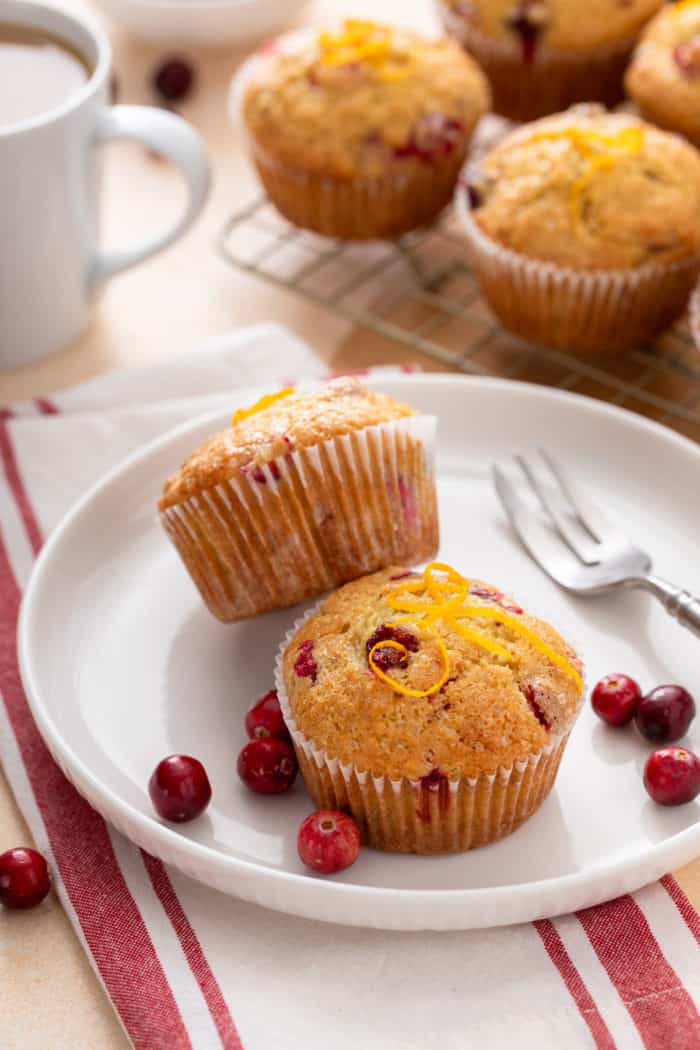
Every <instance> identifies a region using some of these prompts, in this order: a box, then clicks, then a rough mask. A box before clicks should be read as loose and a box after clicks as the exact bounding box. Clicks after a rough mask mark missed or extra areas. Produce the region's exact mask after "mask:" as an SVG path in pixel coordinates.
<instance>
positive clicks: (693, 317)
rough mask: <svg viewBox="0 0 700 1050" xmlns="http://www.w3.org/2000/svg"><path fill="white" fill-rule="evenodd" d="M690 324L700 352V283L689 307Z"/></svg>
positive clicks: (691, 332)
mask: <svg viewBox="0 0 700 1050" xmlns="http://www.w3.org/2000/svg"><path fill="white" fill-rule="evenodd" d="M688 323H689V325H690V334H691V335H692V337H693V342H694V343H695V346H696V348H697V349H698V350H700V281H699V282H698V283H697V284H696V285H695V289H694V291H693V294H692V295H691V297H690V303H689V306H688Z"/></svg>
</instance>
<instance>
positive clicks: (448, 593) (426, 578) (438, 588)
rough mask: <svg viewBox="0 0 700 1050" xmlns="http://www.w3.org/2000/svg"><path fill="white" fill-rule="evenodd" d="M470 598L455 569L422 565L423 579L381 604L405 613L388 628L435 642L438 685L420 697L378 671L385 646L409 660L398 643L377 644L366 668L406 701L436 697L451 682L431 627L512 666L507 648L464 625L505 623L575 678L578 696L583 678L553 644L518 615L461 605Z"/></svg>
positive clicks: (446, 657) (444, 655)
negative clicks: (440, 669)
mask: <svg viewBox="0 0 700 1050" xmlns="http://www.w3.org/2000/svg"><path fill="white" fill-rule="evenodd" d="M436 573H438V574H440V576H441V577H442V578H440V576H436ZM406 594H409V595H415V596H416V597H415V598H411V597H405V595H406ZM468 595H469V580H466V579H465V578H464V577H463V576H462V575H461V574H460V573H458V572H457V571H456V570H455V569H453V568H452V566H450V565H444V564H443V563H441V562H432V563H431V564H430V565H428V566H426V568H425V569H424V570H423V578H422V579H420V580H411V581H410V582H408V583H406V584H404V585H403V586H402V587H400V588H398V589H397V590H394V591H391V592H390V593H389V594H388V595H387V596H386V599H385V600H386V603H387V605H388V606H389V607H390V608H391V609H393V610H394V611H396V612H399V613H404V614H409V615H404V616H401V617H399V618H397V619H396V620H394V622H393V624H392V625H391V626H397V627H398V626H399V625H400V624H405V623H418V624H419V625H421V624H422V625H423V626H424V627H425V629H426V630H427V631H428V632H429V633H430V634H431V635H432V637H434V638H435V641H436V643H437V645H438V646H439V648H440V653H441V655H442V658H443V660H444V663H445V671H444V674H443V676H442V678H441V679H440V681H439V682H438V683H436V685H434V686H433V687H432V688H431V689H428V690H425V691H422V692H419V691H418V690H412V689H407V688H406V687H405V686H401V685H399V683H398V682H396V681H394V679H393V678H390V677H389V675H387V674H385V673H384V672H383V671H382V670H381V669H380V668H378V667H377V666H376V664H375V662H374V660H373V654H374V652H375V651H376V650H377V649H378V648H380V647H381V646H383V645H385V646H391V647H392V648H394V649H398V650H400V651H401V652H402V654H404V655H408V652H407V650H406V649H405V647H404V646H403V645H401V644H400V643H399V642H393V641H388V640H387V641H385V642H379V643H378V644H377V645H375V646H374V648H373V649H372V651H371V653H370V654H369V664H370V667H371V668H372V670H373V671H374V673H375V674H376V675H377V677H379V678H381V679H382V681H385V682H388V683H389V684H390V685H391V686H392V687H393V688H395V689H396V690H397V691H399V692H402V693H405V694H406V695H407V696H417V697H419V696H429V695H430V694H431V693H434V692H435V691H436V690H437V689H439V688H441V686H442V685H444V684H445V682H446V681H447V679H448V678H449V675H450V663H449V655H448V653H447V650H446V649H445V646H444V645H443V643H442V641H441V640H440V638H439V637H438V635H437V633H436V632H435V629H434V624H435V623H436V622H437V621H438V620H441V621H442V622H443V623H446V624H448V625H449V626H450V627H451V628H452V629H453V630H454V631H455V632H456V633H457V634H460V635H461V636H462V637H463V638H466V639H467V640H468V641H470V642H472V643H473V644H474V645H478V646H479V647H480V648H482V649H485V650H486V651H487V652H489V653H492V654H493V655H494V656H496V657H498V658H499V659H501V660H503V661H505V663H513V660H514V656H513V654H512V653H511V652H510V651H509V650H508V649H507V648H506V647H505V646H503V645H501V644H500V643H499V642H496V641H494V640H493V639H492V638H489V637H488V636H486V635H484V634H480V633H479V632H478V631H476V630H474V629H473V628H472V627H469V626H467V624H465V623H463V621H464V620H465V619H473V620H478V619H482V620H497V621H498V622H499V623H502V624H505V625H506V626H507V627H509V628H510V629H511V630H512V631H514V632H515V633H516V634H519V635H520V636H521V637H522V638H524V639H525V640H526V641H527V642H529V643H530V645H532V646H533V647H534V648H535V649H538V650H539V651H540V652H541V653H542V654H543V655H544V656H546V657H547V659H548V660H549V661H550V663H552V664H554V665H555V667H558V668H559V670H560V671H562V672H563V673H564V674H565V675H567V676H568V677H569V678H571V679H573V681H574V682H575V683H576V686H577V687H578V689H579V692H582V691H583V680H582V678H581V675H580V674H579V672H578V671H577V670H576V668H575V667H574V666H573V664H572V663H571V662H570V661H569V660H567V659H566V657H565V656H562V654H561V653H559V652H557V651H556V649H553V648H552V646H551V645H548V644H547V643H546V642H545V641H544V639H543V638H540V636H539V635H538V634H537V633H536V632H535V631H533V630H531V629H530V628H529V627H527V626H526V625H525V624H524V623H522V622H521V620H520V619H519V618H518V617H517V616H513V615H512V614H510V613H508V612H507V611H506V610H505V609H503V608H502V607H498V608H493V607H490V606H488V605H467V604H465V602H466V601H467V598H468Z"/></svg>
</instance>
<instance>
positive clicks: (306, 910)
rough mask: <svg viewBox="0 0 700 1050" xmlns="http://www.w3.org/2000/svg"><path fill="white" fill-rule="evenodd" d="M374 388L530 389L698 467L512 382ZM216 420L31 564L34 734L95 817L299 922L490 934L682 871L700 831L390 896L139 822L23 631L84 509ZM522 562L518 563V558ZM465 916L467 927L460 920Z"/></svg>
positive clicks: (118, 469)
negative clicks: (607, 860) (574, 862)
mask: <svg viewBox="0 0 700 1050" xmlns="http://www.w3.org/2000/svg"><path fill="white" fill-rule="evenodd" d="M368 382H369V384H370V385H372V382H373V380H372V379H371V378H370V379H369V380H368ZM376 382H377V383H379V384H380V385H384V386H386V384H387V383H390V384H391V385H392V386H393V385H396V386H397V387H399V388H401V387H407V388H410V387H411V386H412V385H414V384H421V385H422V384H428V385H431V386H433V385H434V386H440V385H442V386H446V385H449V386H450V387H453V386H454V384H455V383H459V384H460V385H464V386H469V387H476V388H477V389H478V388H482V389H494V388H497V389H510V390H513V389H518V390H521V391H523V392H524V391H526V390H530V391H532V392H533V393H535V392H536V393H537V394H539V395H542V396H545V397H546V398H547V397H549V398H552V399H555V400H558V401H568V402H570V403H572V404H574V405H576V404H578V405H581V406H585V408H586V409H587V410H589V411H593V412H599V413H602V414H604V415H611V416H613V417H615V418H617V419H618V420H619V419H622V420H623V421H624V422H625V423H627V425H629V426H632V427H634V428H636V429H638V430H640V431H642V432H644V433H646V434H649V433H652V434H653V433H655V434H657V435H661V436H663V438H664V440H666V441H668V442H671V443H672V444H676V445H677V446H678V447H679V448H682V449H684V450H685V451H686V452H688V451H689V452H691V453H692V454H693V456H695V457H698V459H699V460H700V447H698V446H696V445H695V443H694V442H692V441H690V440H689V439H688V438H685V437H683V436H682V435H680V434H678V433H676V432H674V431H672V430H670V429H669V428H667V427H664V426H662V425H661V424H659V423H656V422H655V421H653V420H649V419H646V418H645V417H643V416H640V415H637V414H636V413H634V412H630V411H628V410H626V409H622V408H619V407H618V406H615V405H610V404H607V403H606V402H602V401H598V400H596V399H594V398H588V397H584V396H582V395H580V394H575V393H570V392H568V391H562V390H557V389H552V388H549V387H545V386H540V385H538V384H530V383H523V382H520V381H517V380H506V379H498V378H492V377H481V376H454V375H453V374H449V373H447V374H445V373H435V374H428V375H424V374H420V373H419V374H408V375H403V376H391V377H387V376H378V377H377V379H376ZM267 386H269V384H267ZM260 388H261V385H258V386H248V387H245V388H243V387H241V388H236V389H233V390H232V392H231V401H232V404H234V403H237V402H238V401H240V402H242V403H243V402H245V403H249V402H250V400H252V399H254V398H255V397H256V396H257V394H258V392H259V390H260ZM406 397H407V399H408V400H410V394H407V395H406ZM221 416H222V413H221V412H220V411H216V412H205V413H202V414H201V415H199V416H197V417H196V418H194V419H192V420H189V421H187V422H185V423H183V424H180V425H179V426H177V427H174V428H172V429H170V430H169V431H167V433H165V434H163V435H162V436H160V437H158V438H156V439H155V440H154V441H151V442H149V443H147V444H146V445H144V446H142V447H141V448H139V449H137V450H136V451H135V452H133V453H132V454H131V455H129V456H128V457H127V458H126V459H124V460H122V461H121V462H120V463H119V464H117V465H116V466H115V467H114V468H112V469H111V470H110V471H109V472H107V473H106V474H105V475H104V476H103V477H102V478H101V479H100V480H99V481H97V482H96V483H95V484H94V485H93V486H92V487H91V488H90V489H89V490H88V492H86V493H85V495H83V496H82V497H81V498H80V499H79V500H78V501H77V502H76V503H75V504H74V506H73V507H72V508H71V509H70V510H69V511H68V512H67V513H66V515H65V516H64V517H63V519H62V520H61V521H60V522H59V524H58V525H57V526H56V528H55V529H54V530H53V531H52V533H51V534H50V536H49V537H48V539H47V541H46V543H45V545H44V547H43V548H42V550H41V552H40V554H39V557H38V559H37V561H36V563H35V565H34V569H33V571H32V574H31V578H30V580H29V583H28V586H27V589H26V591H25V593H24V597H23V600H22V605H21V609H20V617H19V623H18V632H17V634H18V637H17V644H18V655H19V664H20V672H21V676H22V680H23V684H24V688H25V692H26V695H27V699H28V702H29V706H30V708H31V711H32V714H33V717H34V719H35V722H36V724H37V727H38V729H39V732H40V734H41V736H42V738H43V739H44V742H45V743H46V745H47V747H48V748H49V751H50V752H51V754H52V755H53V757H54V759H55V760H56V762H57V764H58V765H59V766H60V768H61V769H62V770H63V772H64V774H65V775H66V777H67V778H68V779H69V780H70V781H71V783H73V785H74V786H75V787H76V788H77V790H78V791H79V792H80V794H82V795H83V796H84V797H85V798H86V799H87V801H88V802H89V803H90V804H91V805H92V806H93V808H94V809H96V810H97V812H98V813H100V815H101V816H103V817H104V818H105V819H106V820H109V821H110V822H111V823H113V824H114V825H115V827H117V828H118V830H120V831H122V832H123V833H124V834H125V835H127V837H129V838H130V839H132V841H134V842H135V843H136V844H137V845H138V846H140V847H142V848H144V849H146V850H148V851H149V852H150V853H152V854H154V855H155V856H158V857H160V859H162V860H163V861H165V862H166V863H172V864H173V865H174V866H176V867H179V868H180V869H181V870H183V871H184V872H185V873H186V874H188V875H190V876H191V877H194V878H196V879H198V880H200V881H202V882H205V883H207V884H209V885H212V886H215V887H217V888H219V889H223V890H224V892H229V893H231V894H232V895H235V896H240V897H241V898H242V899H244V900H251V901H254V902H255V903H259V904H263V905H266V906H268V907H271V908H274V909H275V910H279V911H285V912H288V913H289V914H294V915H299V916H301V917H305V918H311V919H320V920H322V921H328V922H339V923H342V924H345V925H356V926H370V927H376V928H387V929H404V930H419V929H436V930H454V929H470V928H477V927H478V926H480V925H483V926H496V925H500V924H511V923H514V922H526V921H533V920H536V919H538V918H544V917H547V916H551V915H555V914H561V913H563V912H565V911H567V912H568V911H573V910H578V909H579V908H581V907H586V906H591V905H594V904H596V903H600V902H601V901H603V900H606V899H610V897H611V896H613V895H617V894H619V893H623V892H633V891H634V890H636V889H639V888H640V887H641V886H643V885H646V884H647V883H649V882H651V881H653V880H654V879H655V878H658V877H660V876H661V875H663V874H664V873H666V872H667V871H669V870H672V869H675V868H677V867H679V866H681V865H682V864H684V863H687V862H688V861H690V860H692V859H693V858H694V857H695V856H696V855H697V854H698V853H699V852H700V823H698V824H695V825H694V826H691V827H689V828H686V829H684V830H682V831H678V832H676V833H675V834H673V835H671V836H669V837H668V838H667V839H665V840H664V841H662V842H659V843H656V844H653V845H651V846H649V847H648V849H647V850H646V851H645V856H644V863H643V873H642V871H641V870H640V858H639V855H634V856H631V857H624V858H621V859H620V860H618V861H616V862H614V863H611V864H609V865H601V866H600V867H599V868H597V869H595V870H594V871H591V870H588V871H585V872H572V873H569V874H565V875H561V876H556V877H554V878H549V879H540V880H536V881H532V882H526V883H513V884H510V885H508V886H495V887H478V888H465V889H447V890H445V889H443V890H436V889H400V888H395V889H394V888H392V889H391V890H388V889H386V888H383V887H373V886H358V885H352V884H347V883H337V882H333V881H332V880H330V879H323V880H322V879H319V878H316V877H314V876H309V875H305V874H297V873H294V872H285V871H280V870H278V869H274V868H269V867H267V866H265V865H263V864H258V863H256V862H255V861H250V860H245V859H242V858H238V857H235V856H231V855H230V854H224V853H220V852H218V851H217V850H215V849H212V848H211V847H209V846H206V845H204V844H202V843H197V842H193V841H192V840H190V839H187V838H184V837H183V836H182V835H180V834H179V833H178V832H177V830H175V829H172V828H170V827H168V826H166V825H164V824H161V823H160V822H158V821H157V820H156V819H155V818H153V817H150V816H147V815H146V814H144V813H142V812H140V811H139V810H138V809H137V808H136V807H134V806H132V805H131V804H129V803H128V802H125V801H123V800H122V799H120V798H119V797H118V795H116V794H115V793H114V792H113V791H112V790H111V789H110V788H108V787H107V786H106V785H105V784H104V783H103V782H102V781H101V780H100V779H99V777H98V776H97V775H96V774H94V773H93V772H92V771H91V769H90V768H89V767H88V766H87V764H86V763H85V761H84V760H83V759H82V758H81V757H80V756H79V755H78V754H77V753H76V752H75V751H74V750H73V749H72V748H71V747H70V745H69V744H68V743H67V742H66V741H65V740H64V739H63V738H62V734H61V731H60V728H59V727H58V726H57V724H56V723H55V721H54V719H53V718H52V717H51V715H50V714H49V712H48V711H47V709H46V708H45V706H44V704H43V703H42V699H41V694H40V690H39V687H38V685H37V682H36V680H35V674H34V669H33V661H32V631H31V629H32V620H33V617H34V615H35V608H36V607H37V603H38V601H39V599H40V596H41V589H42V585H43V580H44V578H45V576H46V575H47V574H48V573H49V572H50V569H51V566H52V560H53V557H54V551H56V550H57V548H59V546H60V544H61V542H62V541H63V539H64V538H65V536H66V534H68V533H69V532H70V530H71V529H72V528H73V526H74V524H75V523H76V522H77V521H79V519H80V518H81V516H82V515H83V514H84V513H86V512H87V511H88V509H89V507H90V505H91V504H92V503H93V502H94V501H95V500H97V499H99V497H100V496H101V495H102V493H103V492H104V491H105V490H106V489H108V488H110V487H111V486H112V485H113V484H115V483H116V482H117V481H118V480H119V479H121V478H122V477H123V476H124V475H125V474H128V473H129V472H130V471H131V470H133V469H134V467H136V466H137V465H140V464H142V463H143V462H144V461H146V460H147V459H149V458H150V457H153V456H156V455H157V454H158V453H159V452H160V451H161V450H162V449H163V448H164V447H165V446H167V445H169V444H171V443H173V442H175V441H177V439H178V438H179V437H181V436H183V435H184V434H185V433H187V432H189V431H194V430H197V429H199V428H200V427H201V426H203V425H204V424H205V423H206V422H207V421H210V422H211V423H212V425H215V424H216V422H217V421H220V420H221ZM523 557H525V555H524V554H523ZM202 865H204V867H202ZM233 875H239V876H240V877H241V879H242V880H244V879H246V877H250V876H253V877H254V878H255V879H256V880H259V885H258V887H257V888H256V889H255V890H254V889H253V888H252V887H250V886H248V885H245V884H244V885H241V886H240V887H236V888H235V889H232V888H230V879H231V876H233ZM222 880H224V881H225V883H226V885H224V884H223V881H222ZM289 887H292V888H294V887H296V888H297V889H299V890H300V891H301V892H300V893H299V895H298V897H297V898H296V899H293V900H289V899H282V898H280V897H279V895H278V894H277V892H276V891H279V890H282V891H283V890H284V889H285V888H289ZM611 887H612V888H613V889H612V890H611ZM310 890H312V891H313V893H312V894H311V896H313V898H314V901H313V903H311V902H310V899H309V891H310ZM388 897H389V898H390V899H391V900H393V901H396V902H398V903H399V904H402V903H405V902H410V901H411V900H415V899H417V898H420V900H421V914H422V916H423V917H419V916H416V918H415V920H414V921H412V919H411V916H410V915H409V914H407V913H406V912H405V910H404V909H403V908H402V907H397V908H394V909H391V908H389V909H388V910H385V909H387V898H388ZM543 898H547V899H548V900H549V901H550V902H552V904H551V906H549V905H545V904H544V902H543ZM345 900H349V901H350V904H351V905H352V903H353V901H354V902H357V901H358V900H359V901H362V902H366V903H368V904H369V906H370V909H369V911H368V912H367V911H365V912H363V914H359V913H356V912H354V911H353V908H352V906H351V907H350V908H349V909H345V908H342V907H340V908H339V907H338V905H339V904H342V902H343V901H345ZM556 902H559V903H556ZM431 903H434V904H435V906H436V910H435V914H434V916H432V917H431V919H430V920H429V921H427V920H426V919H425V917H424V916H425V909H426V906H428V905H429V904H431ZM460 903H461V904H463V905H464V916H463V917H462V918H460V916H459V904H460ZM486 903H488V905H489V907H488V919H487V921H485V922H483V923H482V922H480V921H479V916H478V914H477V911H478V909H479V906H480V905H481V904H484V905H485V904H486ZM506 903H507V907H506V908H505V909H504V918H503V920H502V923H501V921H500V919H499V916H498V908H499V906H500V904H506ZM443 904H449V905H450V907H449V908H448V909H447V910H445V911H442V912H441V909H440V906H441V905H443ZM372 905H378V906H379V907H380V909H381V910H380V912H378V913H377V912H375V911H374V909H373V908H372ZM467 918H468V920H469V921H466V920H467Z"/></svg>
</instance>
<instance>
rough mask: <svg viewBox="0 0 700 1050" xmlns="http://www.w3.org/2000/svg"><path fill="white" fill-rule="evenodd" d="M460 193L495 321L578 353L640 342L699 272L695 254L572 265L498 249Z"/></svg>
mask: <svg viewBox="0 0 700 1050" xmlns="http://www.w3.org/2000/svg"><path fill="white" fill-rule="evenodd" d="M466 197H467V195H466V193H463V192H460V193H459V194H458V196H457V202H458V206H457V211H458V214H459V216H460V219H461V220H462V223H463V226H464V229H465V231H466V235H467V241H468V245H469V250H470V255H471V261H472V265H473V267H474V270H475V272H476V275H477V277H478V279H479V284H480V286H481V291H482V293H483V295H484V297H485V299H486V300H487V302H488V304H489V306H490V307H491V309H492V310H493V312H494V313H495V314H496V316H497V317H498V318H499V320H500V321H502V323H503V324H504V325H505V326H506V328H509V329H510V330H511V331H512V332H515V333H516V335H519V336H521V337H522V338H523V339H527V340H528V341H529V342H532V343H540V344H542V345H545V346H552V347H556V348H558V349H560V350H570V351H574V352H577V353H593V352H602V351H606V352H610V351H620V350H627V349H631V348H633V347H635V346H639V345H641V344H642V343H644V342H646V341H648V340H649V339H651V338H653V337H654V336H655V335H657V334H658V333H659V332H660V331H662V330H663V329H664V328H667V327H668V326H669V325H670V324H672V323H673V322H674V321H675V320H676V319H677V318H678V317H679V316H680V315H681V314H682V313H683V311H684V309H685V307H686V305H687V302H688V296H689V295H690V293H691V290H692V288H693V286H694V284H695V281H696V279H697V275H698V272H700V254H697V253H696V254H694V255H692V256H689V257H688V258H687V259H683V260H680V261H677V262H671V263H665V264H664V263H648V264H646V265H644V266H640V267H638V268H636V269H627V270H588V271H587V270H574V269H570V268H567V267H564V266H558V265H556V264H555V263H545V262H539V261H538V260H536V259H530V258H529V257H528V256H526V255H521V254H520V253H518V252H515V251H512V250H510V249H508V248H504V247H503V246H502V245H500V244H498V243H497V242H496V241H494V240H492V238H490V237H489V236H488V235H487V234H485V233H484V232H483V231H482V230H481V229H480V227H479V226H478V224H477V223H476V222H475V220H474V218H473V216H472V215H471V211H470V207H469V203H468V201H467V199H466Z"/></svg>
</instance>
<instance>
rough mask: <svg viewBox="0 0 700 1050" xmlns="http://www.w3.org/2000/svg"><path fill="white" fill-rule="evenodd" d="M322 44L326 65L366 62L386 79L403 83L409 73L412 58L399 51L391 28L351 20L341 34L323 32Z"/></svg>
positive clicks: (323, 60)
mask: <svg viewBox="0 0 700 1050" xmlns="http://www.w3.org/2000/svg"><path fill="white" fill-rule="evenodd" d="M318 45H319V50H320V52H321V64H322V65H324V66H346V65H351V64H354V63H357V62H365V63H367V64H368V65H370V66H372V68H373V69H375V70H376V72H377V73H379V75H380V77H382V79H384V80H400V79H401V78H402V77H403V76H405V75H406V73H407V72H408V66H409V60H410V56H409V55H408V54H407V53H406V54H404V53H403V52H400V51H397V50H396V49H395V45H394V34H393V32H392V30H391V29H390V27H389V26H380V25H375V23H374V22H367V21H363V20H362V19H359V18H347V19H346V20H345V21H344V22H343V28H342V30H341V31H340V32H339V33H330V32H325V33H321V34H320V35H319V38H318Z"/></svg>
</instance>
